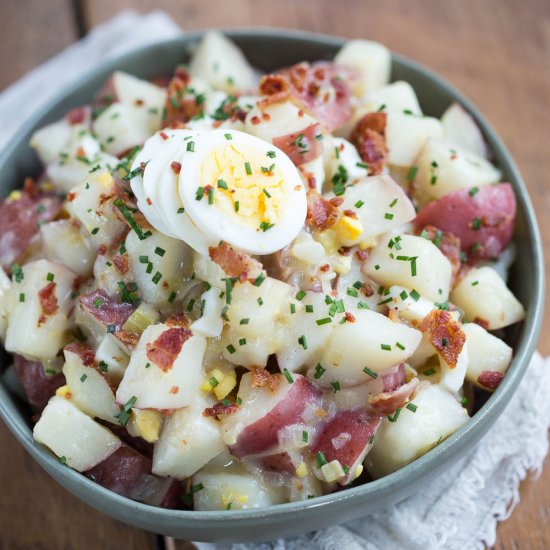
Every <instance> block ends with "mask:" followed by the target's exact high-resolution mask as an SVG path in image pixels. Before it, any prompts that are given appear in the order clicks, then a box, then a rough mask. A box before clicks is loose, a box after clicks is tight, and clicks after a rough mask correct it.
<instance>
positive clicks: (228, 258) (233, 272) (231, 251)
mask: <svg viewBox="0 0 550 550" xmlns="http://www.w3.org/2000/svg"><path fill="white" fill-rule="evenodd" d="M208 252H209V254H210V259H211V260H212V261H213V262H214V263H216V264H218V265H219V266H220V267H221V268H222V269H223V271H224V273H225V274H226V275H229V277H238V278H239V280H241V281H244V280H245V279H246V278H247V277H248V276H249V275H251V274H257V273H258V271H261V270H262V264H261V263H260V262H258V261H257V260H255V259H254V258H252V257H251V256H249V255H248V254H245V253H244V252H241V251H240V250H236V249H235V248H233V247H232V246H231V245H230V244H228V243H226V242H222V243H221V244H220V245H219V246H211V247H209V249H208Z"/></svg>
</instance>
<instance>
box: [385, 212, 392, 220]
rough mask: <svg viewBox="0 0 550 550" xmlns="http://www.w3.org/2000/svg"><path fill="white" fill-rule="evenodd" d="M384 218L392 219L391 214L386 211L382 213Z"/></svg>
mask: <svg viewBox="0 0 550 550" xmlns="http://www.w3.org/2000/svg"><path fill="white" fill-rule="evenodd" d="M384 219H386V220H393V214H392V213H391V212H386V213H385V214H384Z"/></svg>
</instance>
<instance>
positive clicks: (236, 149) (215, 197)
mask: <svg viewBox="0 0 550 550" xmlns="http://www.w3.org/2000/svg"><path fill="white" fill-rule="evenodd" d="M199 186H200V187H203V188H204V189H205V193H204V195H205V199H206V200H208V201H209V202H210V204H212V205H213V206H214V207H215V208H217V209H218V210H220V211H221V212H223V213H224V214H225V215H226V216H227V217H229V218H232V219H234V220H236V221H238V222H240V223H241V224H243V225H246V226H247V227H249V228H253V229H256V230H257V231H262V230H263V231H266V230H268V229H269V228H270V227H272V226H274V225H275V224H276V223H278V222H279V221H280V220H281V218H282V217H283V214H284V211H285V208H286V204H287V199H288V197H287V195H286V193H285V186H284V179H283V174H282V171H281V170H280V169H279V168H278V166H277V158H276V157H273V158H272V156H268V155H266V153H265V152H263V151H262V152H261V151H258V150H255V149H253V148H250V147H245V146H242V145H233V144H227V145H222V146H220V147H218V148H216V149H214V150H213V151H212V152H211V153H210V154H209V155H208V156H206V157H205V158H204V160H203V161H202V164H201V166H200V170H199Z"/></svg>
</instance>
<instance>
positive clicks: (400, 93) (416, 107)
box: [361, 80, 422, 116]
mask: <svg viewBox="0 0 550 550" xmlns="http://www.w3.org/2000/svg"><path fill="white" fill-rule="evenodd" d="M361 110H363V111H365V112H371V111H378V110H382V111H384V112H386V113H390V112H396V113H403V114H407V115H413V116H422V109H421V108H420V103H418V98H417V97H416V92H415V91H414V88H413V87H412V86H411V85H410V84H409V83H408V82H405V81H403V80H398V81H397V82H392V83H391V84H388V85H387V86H384V87H382V88H378V89H377V90H374V91H373V92H371V93H369V94H367V95H366V96H365V97H364V98H363V105H362V107H361Z"/></svg>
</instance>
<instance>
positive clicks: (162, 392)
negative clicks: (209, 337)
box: [116, 324, 206, 409]
mask: <svg viewBox="0 0 550 550" xmlns="http://www.w3.org/2000/svg"><path fill="white" fill-rule="evenodd" d="M169 330H171V328H170V327H168V326H167V325H164V324H159V325H150V326H148V327H147V328H146V329H145V331H144V332H143V334H142V335H141V338H140V340H139V342H138V345H137V346H136V348H135V349H134V351H133V353H132V356H131V358H130V364H129V365H128V367H127V369H126V371H125V373H124V377H123V379H122V382H121V383H120V386H119V387H118V390H117V392H116V400H117V403H119V404H120V405H124V404H125V403H127V402H128V401H129V400H130V399H132V398H133V397H136V398H137V400H136V401H135V403H134V405H135V406H136V407H137V408H138V409H180V408H182V407H187V406H189V405H191V404H192V403H194V401H195V399H196V396H197V394H198V392H199V388H200V385H201V382H202V380H203V378H204V372H203V368H202V359H203V356H204V350H205V348H206V341H205V338H204V337H203V336H199V335H198V334H193V335H192V336H190V337H189V338H188V339H186V340H185V341H184V342H183V345H182V347H181V349H180V351H179V353H178V354H177V356H176V357H175V359H174V361H173V363H172V365H169V366H166V365H159V364H157V362H155V361H154V360H153V359H152V358H151V357H150V353H149V348H150V347H151V345H154V343H155V342H156V341H157V339H158V338H159V337H160V336H161V335H162V334H163V333H164V332H167V331H169ZM174 330H178V329H174ZM174 336H175V337H177V336H178V335H177V334H176V335H174ZM158 345H160V344H158ZM148 346H149V348H148ZM162 349H164V348H162ZM171 354H172V353H170V354H168V355H171Z"/></svg>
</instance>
